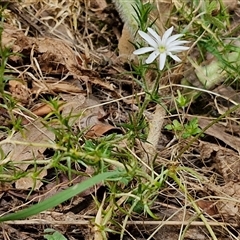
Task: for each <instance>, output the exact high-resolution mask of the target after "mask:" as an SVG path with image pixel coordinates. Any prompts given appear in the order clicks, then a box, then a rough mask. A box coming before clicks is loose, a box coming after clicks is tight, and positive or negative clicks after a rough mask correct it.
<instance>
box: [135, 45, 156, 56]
mask: <svg viewBox="0 0 240 240" xmlns="http://www.w3.org/2000/svg"><path fill="white" fill-rule="evenodd" d="M154 50H155V48H153V47H143V48H139V49H137V50H135V51H134V52H133V54H135V55H141V54H144V53H147V52H152V51H154Z"/></svg>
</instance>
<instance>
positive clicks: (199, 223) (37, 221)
mask: <svg viewBox="0 0 240 240" xmlns="http://www.w3.org/2000/svg"><path fill="white" fill-rule="evenodd" d="M91 223H92V222H91V220H72V221H71V220H67V221H55V220H44V219H30V220H15V221H6V222H4V223H2V224H11V225H32V224H35V225H42V224H49V225H89V224H91ZM160 224H161V225H168V226H176V225H177V226H180V225H189V221H127V225H160ZM208 224H209V225H210V226H213V227H218V226H221V227H222V226H230V227H239V225H238V224H236V223H235V224H230V223H224V222H214V221H209V222H208ZM190 225H191V226H205V224H204V223H203V222H202V221H193V222H191V224H190Z"/></svg>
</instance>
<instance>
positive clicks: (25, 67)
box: [0, 0, 240, 240]
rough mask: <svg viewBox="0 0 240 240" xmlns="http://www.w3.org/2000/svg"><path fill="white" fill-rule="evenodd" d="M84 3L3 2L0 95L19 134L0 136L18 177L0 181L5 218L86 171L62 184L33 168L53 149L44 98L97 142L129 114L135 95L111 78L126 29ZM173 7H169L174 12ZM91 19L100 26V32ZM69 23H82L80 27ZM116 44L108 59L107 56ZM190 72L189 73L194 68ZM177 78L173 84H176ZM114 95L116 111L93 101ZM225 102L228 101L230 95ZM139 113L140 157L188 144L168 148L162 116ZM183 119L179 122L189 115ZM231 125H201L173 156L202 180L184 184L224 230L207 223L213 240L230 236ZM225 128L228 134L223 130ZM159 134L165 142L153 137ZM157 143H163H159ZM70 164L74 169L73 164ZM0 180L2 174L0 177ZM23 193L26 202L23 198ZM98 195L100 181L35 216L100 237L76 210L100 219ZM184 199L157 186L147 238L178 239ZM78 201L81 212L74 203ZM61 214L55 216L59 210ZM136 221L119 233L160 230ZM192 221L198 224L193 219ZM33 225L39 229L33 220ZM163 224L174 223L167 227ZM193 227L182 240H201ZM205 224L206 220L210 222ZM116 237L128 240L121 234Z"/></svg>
mask: <svg viewBox="0 0 240 240" xmlns="http://www.w3.org/2000/svg"><path fill="white" fill-rule="evenodd" d="M223 2H224V4H227V5H226V7H227V8H228V9H229V10H230V11H236V13H237V12H238V11H239V9H238V6H237V3H236V2H237V1H230V3H229V1H223ZM84 3H86V1H84V2H83V1H78V2H75V1H69V3H68V4H65V3H64V1H63V2H61V3H55V5H52V4H51V3H50V2H48V1H40V2H39V3H32V2H31V1H30V2H29V1H23V2H22V3H21V4H18V3H17V2H11V3H10V4H9V6H8V7H9V11H10V16H11V17H10V18H9V19H8V20H7V21H8V23H5V24H4V26H3V34H2V44H3V45H4V46H7V47H9V48H10V49H11V51H13V52H14V53H15V54H14V55H12V56H10V58H9V66H8V67H9V69H10V70H11V71H9V73H8V76H7V77H8V78H9V79H11V80H10V81H8V84H7V86H6V91H7V92H8V93H9V94H11V96H12V97H13V98H14V99H15V101H16V102H17V106H18V109H16V110H15V111H14V114H15V115H16V116H17V117H19V118H20V119H22V123H23V124H24V129H23V131H16V132H15V133H14V134H13V135H12V136H11V137H10V138H9V137H7V138H6V136H5V135H4V134H3V135H1V142H0V144H1V149H2V155H3V156H5V157H4V158H3V159H2V163H1V164H2V165H3V164H14V165H15V166H17V168H18V169H19V171H20V172H21V173H22V176H21V177H20V178H19V179H9V180H10V181H9V182H10V183H3V184H2V185H3V186H1V195H0V196H1V198H0V199H1V202H0V205H1V206H3V204H4V203H5V204H6V202H7V199H11V201H10V203H11V204H12V205H9V206H8V207H9V209H6V208H3V211H5V212H6V211H9V210H11V209H14V207H15V206H21V204H22V205H23V204H25V203H26V200H27V199H28V200H32V201H36V202H37V201H41V200H43V199H45V198H47V197H49V196H51V195H53V194H54V193H56V192H58V191H61V190H63V189H65V188H67V187H68V186H70V185H72V184H76V183H78V182H81V181H84V179H86V178H88V177H90V176H91V175H92V174H93V169H92V168H91V167H86V168H85V169H81V170H80V171H81V172H82V175H74V174H73V175H72V176H71V180H69V176H68V175H67V174H63V173H60V174H58V176H57V178H56V176H55V177H53V175H54V173H53V171H52V168H51V165H50V164H49V165H45V167H44V168H39V167H37V168H36V164H37V163H40V165H41V161H42V162H46V161H49V154H50V155H51V154H52V153H51V149H48V147H47V146H49V144H53V143H54V140H55V135H54V133H53V132H52V131H51V130H50V129H49V127H46V126H47V125H46V122H45V120H44V117H45V116H47V115H51V114H53V112H54V108H53V107H52V106H51V105H50V104H49V103H48V102H46V99H49V96H51V97H53V98H56V99H57V103H58V104H57V105H58V106H59V110H60V111H61V114H62V116H64V117H67V116H69V114H71V116H72V118H71V119H70V122H69V123H70V125H73V128H77V129H78V130H82V131H84V130H86V131H85V132H84V137H85V138H86V139H88V138H90V139H91V138H95V139H98V138H100V137H101V136H103V135H108V134H109V133H120V134H122V133H123V131H122V129H120V128H118V127H115V126H114V121H118V120H119V119H118V117H117V116H115V115H114V114H117V113H118V112H120V114H121V115H122V118H123V119H128V109H129V108H132V109H134V110H136V109H137V107H136V105H135V103H136V102H137V101H136V99H134V94H135V93H138V90H139V89H138V88H136V86H135V85H134V84H133V83H132V82H131V81H132V80H131V77H130V78H128V76H120V77H118V76H119V73H121V72H125V71H126V69H125V68H124V63H125V61H126V59H128V60H129V57H130V60H131V58H132V57H133V56H132V55H131V52H132V45H131V44H129V41H128V39H130V36H131V34H130V33H129V31H128V29H127V28H126V26H125V27H123V31H122V32H121V28H122V25H121V20H120V18H119V17H117V18H115V20H114V21H115V22H114V21H113V20H112V18H113V13H111V11H112V12H114V11H116V10H115V9H114V8H113V6H112V5H110V6H109V4H108V3H107V2H106V1H98V0H96V1H90V2H89V5H88V3H87V5H84ZM58 4H59V5H58ZM177 4H178V2H177V1H176V2H175V7H176V8H177V6H178V5H177ZM172 7H174V6H173V4H172V2H171V3H170V1H159V3H158V6H157V9H158V11H157V13H158V14H160V13H161V12H162V13H163V12H164V14H160V16H161V18H160V20H159V22H156V24H157V26H158V27H159V30H160V31H164V25H165V23H166V22H167V21H168V18H169V14H170V9H171V8H172ZM108 8H109V9H110V10H108ZM73 10H74V11H73ZM82 13H85V14H86V13H87V14H89V18H90V19H91V21H89V22H87V23H86V18H85V16H84V14H82ZM93 16H96V18H97V19H98V20H99V21H100V20H101V21H102V22H103V23H104V24H105V25H104V26H103V27H102V28H101V29H99V26H98V24H97V22H96V21H95V20H94V18H93ZM153 17H154V13H153ZM235 17H236V16H235ZM236 22H237V20H236V21H235V22H233V25H234V24H235V23H236ZM79 24H83V26H84V27H82V28H81V29H80V31H79V29H78V25H79ZM114 24H115V25H114ZM23 29H24V31H23ZM106 29H107V30H106ZM109 29H111V32H109V31H110V30H109ZM79 32H80V33H79ZM89 36H91V38H90V37H89ZM126 40H127V41H126ZM130 40H131V39H130ZM117 45H118V49H119V53H118V55H117V54H116V52H115V50H114V49H115V47H116V46H117ZM134 61H136V60H134ZM192 70H193V71H192V72H194V69H192ZM171 74H172V78H174V76H176V75H178V76H179V75H182V74H181V70H175V72H172V73H171ZM183 75H184V74H183ZM149 76H150V77H149V84H152V83H151V73H150V74H149ZM191 78H192V80H193V82H195V81H198V79H197V77H196V75H194V74H192V73H191ZM166 79H167V78H166ZM177 79H178V78H176V80H174V81H178V80H177ZM193 85H194V83H193ZM213 88H214V89H213V92H214V91H215V92H219V89H218V87H216V88H215V86H213ZM233 91H234V90H232V89H231V90H229V88H225V89H224V93H222V92H221V94H223V95H224V96H226V97H227V98H226V99H228V98H229V99H230V100H231V99H233V98H232V97H233V95H234V93H233ZM131 94H133V96H132V97H131V98H130V99H131V100H130V101H129V100H122V102H121V101H120V100H121V99H124V98H123V97H124V96H130V95H131ZM165 94H166V93H165ZM235 94H236V93H235ZM115 99H119V101H118V105H117V107H116V104H114V103H113V104H112V106H111V104H108V105H107V107H103V104H102V102H107V101H111V100H115ZM226 99H225V100H226ZM203 101H204V98H203ZM207 101H211V102H213V101H212V100H211V99H207ZM207 101H206V102H207ZM233 101H236V102H237V103H238V100H237V99H236V98H234V99H233ZM226 102H227V103H229V104H230V102H228V101H225V102H221V101H218V102H216V101H215V102H213V106H214V105H215V107H216V109H217V111H218V112H219V113H220V111H221V110H223V111H226V109H227V108H228V106H227V107H226V104H225V103H226ZM216 103H217V104H216ZM231 104H232V103H231ZM119 105H121V106H119ZM212 108H214V107H212ZM119 109H120V110H119ZM106 110H107V111H106ZM131 111H132V110H130V112H131ZM0 113H1V118H0V121H1V123H2V124H1V125H2V126H11V121H10V118H11V116H9V115H8V112H7V111H6V110H5V109H4V108H1V109H0ZM201 114H202V113H200V115H201ZM146 116H149V118H148V120H149V123H150V133H151V134H149V136H148V142H149V143H150V145H151V149H150V152H151V156H150V157H152V158H154V157H155V153H157V152H158V151H159V149H163V152H161V150H160V151H159V156H161V157H157V158H156V164H157V165H160V166H161V164H162V163H163V162H164V163H166V162H167V161H169V160H172V159H174V157H176V154H177V152H178V151H179V149H181V148H183V147H184V146H186V144H188V142H184V141H182V142H179V143H178V144H175V143H176V139H174V138H172V136H169V133H168V132H166V131H164V129H163V126H164V123H165V122H167V119H166V118H167V117H166V112H165V111H164V109H163V108H159V109H155V112H152V111H151V110H149V112H146ZM191 117H192V116H189V118H191ZM109 119H111V121H109ZM119 121H120V120H119ZM235 122H236V120H234V119H226V120H225V121H222V122H219V123H217V124H214V125H213V126H211V127H210V128H208V129H207V130H206V131H205V135H206V136H207V138H206V139H205V140H201V141H200V140H198V141H197V142H196V143H195V144H194V145H193V146H192V148H191V147H190V148H189V149H188V151H187V152H186V153H185V154H184V159H182V160H181V161H183V164H185V165H186V166H191V167H192V166H194V168H195V169H196V171H199V172H201V173H202V174H203V175H204V176H205V179H204V181H203V182H202V183H201V184H200V185H198V186H196V185H197V183H195V182H194V181H193V182H191V179H188V178H187V177H186V184H187V185H189V187H190V188H192V191H193V193H194V194H195V196H196V199H197V204H198V206H199V207H200V208H201V209H202V211H203V212H204V213H206V214H207V215H208V216H210V219H212V220H216V221H219V222H221V223H223V224H226V225H228V227H229V229H230V230H228V231H229V232H227V231H226V228H225V230H224V231H225V232H222V231H223V229H222V228H221V224H219V225H218V226H217V227H216V228H217V230H216V231H219V235H218V236H219V239H233V238H230V237H229V236H230V235H231V234H233V235H234V234H238V232H239V200H238V199H239V198H240V189H239V183H238V182H239V181H238V180H239V179H238V178H239V177H238V176H239V168H240V167H239V151H240V149H239V146H240V145H239V129H238V128H239V126H238V124H237V125H236V124H235ZM198 123H199V126H200V127H201V128H202V129H203V128H205V127H206V126H207V125H208V124H210V123H211V121H210V120H206V119H204V118H201V117H200V116H199V119H198ZM47 124H48V125H49V126H50V127H52V128H54V127H57V125H54V124H53V125H52V126H51V124H52V123H50V122H49V123H47ZM55 124H56V123H55ZM234 126H235V128H234ZM230 128H231V129H232V131H229V129H230ZM161 129H162V131H161V132H160V130H161ZM156 131H157V134H156V135H155V134H154V132H156ZM160 138H164V139H165V140H164V141H162V139H160ZM159 142H161V144H165V145H163V146H159V145H158V144H159ZM139 146H141V147H142V149H141V148H140V147H139ZM139 146H138V147H139V149H141V150H140V152H141V154H140V156H142V158H143V161H144V162H147V161H148V160H149V155H148V154H146V152H147V151H146V150H149V145H148V144H146V145H145V144H143V143H140V144H139ZM133 151H134V150H133ZM189 162H191V163H189ZM73 168H74V169H75V170H77V166H74V167H73ZM36 172H37V173H38V174H37V175H36ZM0 177H1V178H2V176H0ZM29 191H30V192H31V193H32V196H31V195H29ZM101 191H102V189H101V184H99V186H95V187H94V188H91V189H89V190H87V191H85V192H84V193H83V194H82V195H81V196H76V198H75V199H73V200H72V201H70V202H68V204H69V206H68V208H67V207H66V206H64V205H63V206H59V207H58V208H56V209H55V210H53V211H52V212H50V213H47V212H46V213H42V214H40V215H39V216H38V217H39V219H42V220H43V219H45V220H46V221H48V223H49V224H48V225H52V224H55V225H58V224H57V222H59V221H60V220H66V222H68V221H69V222H71V224H70V225H72V226H74V224H73V222H74V223H75V224H78V225H79V227H78V229H77V231H78V234H77V235H76V234H74V231H73V229H72V227H69V228H67V227H64V225H61V224H59V225H58V226H59V227H58V228H57V229H58V230H59V231H61V232H62V233H65V235H66V236H68V237H69V239H91V235H94V236H95V238H93V239H101V238H102V236H101V235H100V234H99V232H98V230H97V228H96V226H94V227H92V226H88V225H86V223H85V225H84V224H82V225H81V221H83V220H85V219H88V218H86V214H89V215H90V217H94V216H95V217H96V218H95V221H96V223H101V221H103V219H102V218H101V213H102V212H101V211H102V210H103V209H102V208H103V204H104V199H105V196H104V195H102V193H101ZM91 195H95V196H96V197H97V196H98V198H99V199H101V200H102V204H100V207H99V209H96V206H94V204H92V203H93V201H92V198H91V197H90V198H89V196H91ZM99 195H102V196H99ZM90 199H91V200H90ZM185 201H186V196H184V195H182V194H179V193H177V191H176V193H173V190H172V192H171V191H169V192H168V191H167V190H163V191H162V192H161V193H160V194H159V198H158V201H156V203H155V206H154V207H155V208H156V209H157V214H158V215H159V218H160V219H163V220H164V219H168V220H169V221H166V222H165V225H163V226H161V227H160V228H159V230H158V231H157V232H156V233H155V234H154V239H163V238H164V239H166V240H167V239H178V235H179V230H180V227H181V225H180V224H181V222H184V221H194V220H195V219H192V218H193V217H195V218H197V216H193V215H191V212H190V211H188V209H184V208H183V205H184V202H185ZM74 202H75V203H74ZM81 205H83V206H84V208H83V207H80V206H81ZM69 209H70V210H69ZM76 209H77V210H76ZM64 211H65V214H62V212H64ZM1 212H2V211H1ZM2 213H3V212H2ZM72 213H76V214H72ZM119 218H121V215H120V216H119ZM37 219H38V218H37ZM137 219H138V217H136V221H137ZM31 220H32V222H31ZM144 220H145V223H146V222H148V221H149V224H146V225H145V224H143V223H141V224H137V222H135V223H134V224H135V225H136V226H135V227H133V226H131V224H130V223H129V225H128V228H127V231H129V232H130V233H131V235H133V236H134V238H135V239H145V236H147V237H149V236H150V235H151V234H153V233H154V231H155V227H156V226H158V227H159V225H160V224H161V223H159V222H158V223H157V225H156V224H154V222H152V225H151V219H149V218H147V217H146V218H145V219H144ZM28 221H29V222H28ZM133 221H134V219H133ZM179 223H180V224H179ZM196 223H197V224H198V222H196ZM24 224H26V225H32V227H33V228H34V229H35V230H36V229H37V230H39V227H38V225H37V223H36V221H35V222H34V218H33V219H29V220H26V221H25V222H24ZM41 224H42V225H43V223H41ZM171 224H172V225H171ZM173 224H175V225H174V226H173ZM197 224H196V226H194V225H193V226H191V227H190V229H189V231H188V232H187V234H186V235H185V237H186V239H206V234H205V233H204V231H205V229H204V228H203V227H201V226H202V225H201V224H199V225H197ZM211 224H213V223H212V222H211ZM213 225H214V224H213ZM176 226H177V227H176ZM39 231H40V230H39ZM91 231H92V232H91ZM226 232H227V233H226ZM143 233H144V234H145V235H143ZM230 233H231V234H230ZM227 234H229V236H227ZM2 235H3V236H10V237H11V238H12V239H14V238H19V237H21V238H29V239H41V233H40V232H39V234H32V233H31V231H29V229H28V228H27V227H23V226H22V227H21V225H20V223H19V226H17V225H14V223H13V225H7V224H4V225H3V226H2ZM84 235H85V237H84ZM131 235H130V236H131ZM134 238H133V239H134ZM4 239H7V238H4ZM109 239H110V238H109ZM126 239H130V238H129V237H127V236H126ZM131 239H132V238H131Z"/></svg>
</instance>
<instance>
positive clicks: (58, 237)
mask: <svg viewBox="0 0 240 240" xmlns="http://www.w3.org/2000/svg"><path fill="white" fill-rule="evenodd" d="M46 230H49V231H46ZM46 230H44V232H53V234H51V235H50V234H45V235H44V238H45V239H47V240H67V238H65V237H64V236H63V235H62V234H61V233H60V232H58V231H55V230H53V229H46ZM50 230H51V231H50Z"/></svg>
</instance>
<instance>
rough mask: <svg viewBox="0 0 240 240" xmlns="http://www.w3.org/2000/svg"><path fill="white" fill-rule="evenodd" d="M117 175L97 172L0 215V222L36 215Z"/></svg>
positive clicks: (116, 173)
mask: <svg viewBox="0 0 240 240" xmlns="http://www.w3.org/2000/svg"><path fill="white" fill-rule="evenodd" d="M119 175H120V173H119V172H118V171H115V172H104V173H101V174H98V175H96V176H94V177H92V178H89V179H87V180H86V181H84V182H82V183H79V184H76V185H75V186H72V187H70V188H68V189H66V190H63V191H62V192H59V193H57V194H55V195H54V196H52V197H50V198H48V199H46V200H44V201H42V202H40V203H38V204H35V205H33V206H31V207H29V208H27V209H23V210H21V211H19V212H16V213H11V214H8V215H6V216H3V217H0V222H4V221H12V220H18V219H25V218H27V217H30V216H33V215H36V214H38V213H40V212H42V211H46V210H47V209H50V208H53V207H56V206H57V205H59V204H60V203H62V202H64V201H66V200H68V199H70V198H72V197H74V196H75V195H78V194H79V193H81V192H83V191H85V190H87V189H88V188H90V187H92V186H94V185H95V184H97V183H99V182H101V181H103V180H106V179H107V178H110V177H114V176H118V177H119Z"/></svg>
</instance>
